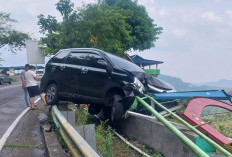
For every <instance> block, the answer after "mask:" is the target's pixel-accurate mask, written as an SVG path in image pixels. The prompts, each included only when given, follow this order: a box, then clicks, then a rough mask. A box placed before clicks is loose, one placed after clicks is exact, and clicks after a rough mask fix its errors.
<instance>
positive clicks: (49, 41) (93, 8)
mask: <svg viewBox="0 0 232 157" xmlns="http://www.w3.org/2000/svg"><path fill="white" fill-rule="evenodd" d="M56 8H57V10H58V11H59V12H60V13H61V15H62V17H63V21H61V22H57V20H56V19H55V17H52V16H50V15H49V16H48V17H47V18H45V17H44V15H39V16H38V18H39V21H38V25H39V26H40V32H42V33H43V34H45V36H46V37H44V38H42V40H41V44H45V45H46V47H45V48H43V51H44V53H45V54H46V55H49V54H54V53H56V52H57V51H58V50H59V49H62V48H70V47H93V48H99V49H102V50H105V51H107V52H110V53H114V54H117V55H120V56H124V55H125V53H126V51H128V50H131V49H134V50H140V51H142V50H145V49H149V48H151V47H153V46H154V42H155V41H156V40H157V39H158V35H159V34H161V31H162V28H161V27H157V25H155V24H153V20H152V19H151V18H150V17H149V16H148V14H147V12H146V9H145V8H144V7H143V6H141V5H138V4H137V2H136V1H133V0H99V1H98V2H97V3H95V4H88V5H86V6H82V7H80V8H78V10H74V5H73V3H72V2H71V1H70V0H60V1H59V2H58V3H57V4H56Z"/></svg>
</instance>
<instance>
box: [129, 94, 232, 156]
mask: <svg viewBox="0 0 232 157" xmlns="http://www.w3.org/2000/svg"><path fill="white" fill-rule="evenodd" d="M144 99H150V100H151V101H152V102H154V103H155V104H156V105H158V106H159V107H160V108H162V109H163V110H164V111H166V112H167V113H168V114H169V115H172V116H173V117H175V118H176V119H178V120H179V121H180V122H181V123H182V124H183V125H185V126H186V127H187V128H189V129H190V130H192V131H193V132H195V133H196V134H197V135H198V136H200V137H201V138H203V139H204V140H205V141H207V142H208V143H209V144H211V145H212V146H213V147H214V148H216V149H217V150H218V151H219V152H220V153H222V154H223V155H225V156H227V157H232V154H231V153H230V152H228V151H227V150H225V149H224V148H222V147H221V146H220V145H218V144H217V143H216V142H214V141H213V140H211V139H210V138H209V137H207V136H206V135H204V134H203V133H201V132H200V131H199V130H197V129H196V128H194V127H193V126H191V125H190V124H189V123H187V122H186V121H184V120H183V119H182V118H180V117H179V116H178V115H176V114H175V113H173V112H171V111H169V110H168V109H167V108H165V107H164V106H163V105H161V104H160V103H159V102H157V101H156V100H155V99H153V98H152V97H150V96H148V95H145V97H143V98H140V97H138V96H136V99H135V101H134V103H133V106H134V105H137V104H138V103H140V104H142V105H144V107H146V108H147V109H148V110H149V111H150V112H151V113H152V114H153V115H154V116H155V117H156V118H157V119H158V120H160V121H161V122H162V123H163V124H164V125H165V126H166V127H167V128H168V129H169V130H171V131H172V132H173V133H174V134H175V135H176V136H177V137H179V138H180V140H182V141H183V142H184V143H185V144H186V145H187V146H188V147H189V148H190V149H191V150H192V151H193V152H195V153H196V155H198V156H200V157H209V155H208V154H206V153H205V152H204V151H202V150H201V149H200V148H199V147H198V146H197V145H195V144H194V143H193V142H192V141H191V140H190V139H189V138H188V137H187V136H185V135H184V134H183V133H182V132H180V130H178V129H177V128H176V127H175V126H173V125H172V124H171V123H170V122H169V121H167V120H166V119H165V118H164V117H163V116H161V115H160V114H159V113H158V112H157V111H156V110H154V109H153V108H152V107H151V106H150V105H149V104H147V103H146V102H145V101H144Z"/></svg>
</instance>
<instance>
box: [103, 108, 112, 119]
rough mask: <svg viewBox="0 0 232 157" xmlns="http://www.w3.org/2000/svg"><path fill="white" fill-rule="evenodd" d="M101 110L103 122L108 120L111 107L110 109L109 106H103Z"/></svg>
mask: <svg viewBox="0 0 232 157" xmlns="http://www.w3.org/2000/svg"><path fill="white" fill-rule="evenodd" d="M102 110H103V115H104V119H105V120H106V119H110V116H111V110H112V107H110V106H103V107H102Z"/></svg>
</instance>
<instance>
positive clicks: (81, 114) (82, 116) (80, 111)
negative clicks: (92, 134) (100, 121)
mask: <svg viewBox="0 0 232 157" xmlns="http://www.w3.org/2000/svg"><path fill="white" fill-rule="evenodd" d="M75 115H76V124H77V125H86V124H87V121H88V112H87V111H86V110H85V109H84V108H83V107H82V106H81V105H79V106H77V110H76V112H75Z"/></svg>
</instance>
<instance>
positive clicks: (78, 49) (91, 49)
mask: <svg viewBox="0 0 232 157" xmlns="http://www.w3.org/2000/svg"><path fill="white" fill-rule="evenodd" d="M61 50H69V51H81V50H85V51H87V50H89V51H98V52H101V53H105V52H104V51H102V50H100V49H96V48H68V49H61Z"/></svg>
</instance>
